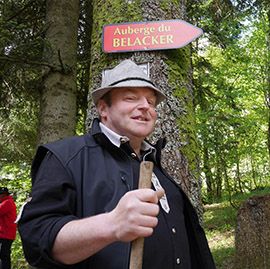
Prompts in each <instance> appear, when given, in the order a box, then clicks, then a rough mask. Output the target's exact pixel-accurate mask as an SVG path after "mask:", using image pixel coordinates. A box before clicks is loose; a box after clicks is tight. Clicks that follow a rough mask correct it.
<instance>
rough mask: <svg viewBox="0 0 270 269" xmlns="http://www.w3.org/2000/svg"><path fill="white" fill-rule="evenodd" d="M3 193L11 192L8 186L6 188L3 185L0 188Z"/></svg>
mask: <svg viewBox="0 0 270 269" xmlns="http://www.w3.org/2000/svg"><path fill="white" fill-rule="evenodd" d="M2 193H6V194H9V192H8V188H6V187H1V188H0V194H2Z"/></svg>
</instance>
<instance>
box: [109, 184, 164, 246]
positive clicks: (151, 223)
mask: <svg viewBox="0 0 270 269" xmlns="http://www.w3.org/2000/svg"><path fill="white" fill-rule="evenodd" d="M163 195H164V190H163V189H162V190H158V191H154V190H151V189H139V190H134V191H130V192H128V193H126V194H125V195H124V196H123V197H122V198H121V200H120V201H119V203H118V205H117V206H116V208H115V209H114V210H113V211H111V212H110V213H109V215H110V217H109V218H110V220H111V225H112V229H113V231H114V236H115V240H116V241H124V242H129V241H133V240H134V239H136V238H138V237H147V236H150V235H151V234H152V233H153V228H154V227H156V226H157V224H158V219H157V215H158V213H159V206H158V204H157V203H158V201H159V199H160V198H161V197H162V196H163Z"/></svg>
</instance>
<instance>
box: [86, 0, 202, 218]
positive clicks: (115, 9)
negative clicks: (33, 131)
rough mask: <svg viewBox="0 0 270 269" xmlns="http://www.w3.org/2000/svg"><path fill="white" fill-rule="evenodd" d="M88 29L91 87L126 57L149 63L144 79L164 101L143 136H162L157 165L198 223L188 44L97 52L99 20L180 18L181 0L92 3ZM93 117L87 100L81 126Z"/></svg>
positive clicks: (199, 208)
mask: <svg viewBox="0 0 270 269" xmlns="http://www.w3.org/2000/svg"><path fill="white" fill-rule="evenodd" d="M93 7H94V10H93V14H94V19H93V20H94V22H95V24H94V27H93V35H92V65H91V81H92V84H91V87H92V89H93V88H97V87H100V84H101V71H102V70H103V68H106V67H108V66H115V64H116V63H118V62H119V61H121V60H123V59H127V58H130V59H132V60H134V61H135V62H137V63H149V66H150V77H151V79H152V80H153V81H154V83H155V84H156V85H157V86H158V87H159V88H160V89H162V90H163V91H164V92H165V94H166V96H167V100H166V101H165V102H164V103H162V104H160V105H159V106H158V108H157V114H158V121H157V125H156V129H155V131H154V133H153V135H151V137H149V140H150V141H151V142H155V141H156V140H157V138H158V137H160V136H165V137H166V138H167V141H168V143H167V145H166V147H165V149H164V151H163V165H164V167H165V168H166V169H167V171H168V172H169V173H170V175H171V176H172V177H173V178H174V179H175V180H176V181H177V182H178V183H179V184H181V186H182V188H183V189H184V190H185V192H186V193H187V194H188V195H189V197H190V199H191V201H192V203H193V205H194V206H195V208H196V209H197V212H198V214H199V217H200V220H201V221H202V215H203V209H202V200H201V181H200V178H199V161H198V154H199V153H198V145H197V140H196V135H195V118H194V107H193V88H192V83H191V78H192V70H191V61H190V47H189V46H185V47H184V48H181V49H173V50H163V51H152V52H135V53H121V54H120V53H119V54H104V53H102V51H101V47H102V46H101V40H102V27H103V26H104V25H105V24H113V23H124V22H139V21H157V20H166V19H183V20H185V19H186V7H185V1H180V0H178V1H173V2H172V1H166V2H164V1H157V0H149V1H143V0H140V1H111V2H110V3H109V2H108V1H105V0H102V1H100V0H99V1H97V0H94V1H93ZM96 115H97V113H96V111H95V107H94V105H93V104H90V106H89V111H88V118H87V125H88V128H90V124H91V122H92V120H93V118H94V117H95V116H96Z"/></svg>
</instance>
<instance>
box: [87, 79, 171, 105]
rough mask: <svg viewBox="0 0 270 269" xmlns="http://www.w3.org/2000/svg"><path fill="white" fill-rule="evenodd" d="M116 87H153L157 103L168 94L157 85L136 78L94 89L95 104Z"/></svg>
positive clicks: (93, 98)
mask: <svg viewBox="0 0 270 269" xmlns="http://www.w3.org/2000/svg"><path fill="white" fill-rule="evenodd" d="M115 88H150V89H153V90H154V91H155V94H156V96H157V103H156V104H159V103H160V102H162V101H163V100H164V99H165V98H166V96H165V95H164V94H163V93H162V92H161V91H160V90H159V89H158V88H156V87H154V86H153V85H152V84H150V83H147V82H145V81H139V80H134V81H124V82H121V83H119V84H117V85H114V86H111V87H103V88H102V87H101V88H98V89H96V90H94V91H92V100H93V102H94V104H95V105H97V103H98V100H99V99H100V98H102V97H103V96H104V95H105V94H106V93H107V92H109V91H110V90H112V89H115Z"/></svg>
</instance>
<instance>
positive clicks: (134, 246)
mask: <svg viewBox="0 0 270 269" xmlns="http://www.w3.org/2000/svg"><path fill="white" fill-rule="evenodd" d="M153 166H154V164H153V163H152V162H146V161H144V162H141V164H140V178H139V189H142V188H151V179H152V173H153ZM143 246H144V238H143V237H139V238H137V239H136V240H134V241H132V243H131V252H130V261H129V269H141V268H142V260H143Z"/></svg>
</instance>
